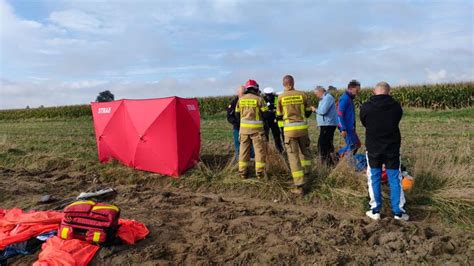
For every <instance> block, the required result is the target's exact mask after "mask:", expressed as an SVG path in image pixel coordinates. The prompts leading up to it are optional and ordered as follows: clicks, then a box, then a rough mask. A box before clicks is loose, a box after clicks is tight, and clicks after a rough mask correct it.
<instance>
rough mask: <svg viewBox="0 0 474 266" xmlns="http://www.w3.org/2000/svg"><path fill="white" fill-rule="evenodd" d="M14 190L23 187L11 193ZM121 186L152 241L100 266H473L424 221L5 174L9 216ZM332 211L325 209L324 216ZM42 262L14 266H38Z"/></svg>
mask: <svg viewBox="0 0 474 266" xmlns="http://www.w3.org/2000/svg"><path fill="white" fill-rule="evenodd" d="M12 184H15V185H12ZM107 185H113V186H115V188H116V189H117V191H118V195H117V197H115V199H113V200H112V202H113V203H115V204H118V205H119V206H120V207H121V208H122V217H124V218H133V219H135V220H138V221H141V222H143V223H145V224H146V225H147V226H148V228H149V229H150V231H151V234H150V235H149V237H147V238H146V239H145V240H143V241H140V242H139V243H137V244H136V245H135V246H130V247H129V246H122V247H115V248H112V249H110V248H102V249H101V250H100V251H99V252H98V253H97V254H96V256H95V258H94V259H93V261H92V265H104V264H105V265H124V264H125V265H127V264H131V265H137V264H143V265H175V264H186V265H208V264H238V265H248V264H276V265H290V264H292V265H295V264H314V263H317V264H386V263H390V264H415V263H429V264H433V263H435V264H445V263H449V264H451V263H455V264H464V265H469V264H470V263H472V262H473V261H474V234H473V233H472V232H470V231H466V230H461V229H455V228H447V227H446V226H444V225H442V224H435V223H432V222H431V221H430V222H426V221H415V222H399V221H395V220H393V219H391V218H390V217H388V218H384V219H382V221H380V222H372V221H370V220H369V219H368V218H364V217H360V216H357V217H356V216H352V215H351V214H348V213H344V212H335V211H330V210H329V209H328V208H327V207H326V206H307V205H306V206H305V205H303V204H291V203H279V202H273V201H263V200H258V199H251V198H247V199H246V198H242V197H238V195H233V194H232V193H230V194H226V195H216V194H213V193H205V192H199V193H198V192H193V191H190V190H187V189H179V188H175V187H172V186H168V187H165V188H163V185H162V184H158V183H155V184H153V183H150V182H148V183H145V181H143V182H139V183H137V184H134V185H116V184H100V181H98V179H97V178H95V177H93V176H86V175H84V174H82V173H80V172H74V173H65V172H64V171H52V172H28V171H26V170H12V169H7V168H0V202H2V207H3V208H11V207H21V208H24V209H26V210H30V209H37V210H42V209H53V208H55V207H58V206H60V204H61V201H58V202H54V203H50V204H48V205H39V204H38V203H36V201H37V200H38V199H39V198H40V196H41V195H43V194H51V195H54V196H55V197H57V198H59V199H68V198H71V197H74V196H75V195H77V194H78V193H79V192H80V191H84V190H86V189H90V188H92V187H105V186H107ZM325 207H326V208H325ZM37 254H38V253H36V254H34V255H28V256H19V257H17V258H15V259H14V260H10V261H9V262H10V263H11V264H12V265H24V264H31V263H32V262H34V261H35V260H36V258H37Z"/></svg>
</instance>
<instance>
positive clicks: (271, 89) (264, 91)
mask: <svg viewBox="0 0 474 266" xmlns="http://www.w3.org/2000/svg"><path fill="white" fill-rule="evenodd" d="M274 91H275V90H274V89H273V88H272V87H266V88H265V89H263V93H265V94H271V93H273V92H274Z"/></svg>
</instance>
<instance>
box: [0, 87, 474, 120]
mask: <svg viewBox="0 0 474 266" xmlns="http://www.w3.org/2000/svg"><path fill="white" fill-rule="evenodd" d="M342 93H344V90H339V91H336V92H334V96H335V97H336V99H338V98H339V97H340V96H341V95H342ZM371 95H372V91H371V90H370V89H364V90H362V91H361V93H360V95H359V96H358V97H357V98H356V99H355V104H356V106H359V105H360V104H361V103H363V102H365V101H367V99H369V97H370V96H371ZM308 96H309V99H310V102H311V104H312V105H316V104H317V102H318V100H317V98H316V97H315V96H314V94H313V93H312V92H308ZM392 96H393V97H394V98H395V99H396V100H398V101H399V102H400V103H401V104H402V106H404V107H422V108H430V109H451V108H463V107H471V106H473V105H474V82H465V83H446V84H433V85H416V86H401V87H396V88H393V89H392ZM231 99H232V96H219V97H203V98H198V102H199V108H200V111H201V114H202V115H203V116H212V115H215V114H218V113H222V112H224V110H225V108H226V107H227V105H228V104H229V103H230V101H231ZM91 115H92V113H91V109H90V106H89V105H72V106H59V107H47V108H30V109H16V110H3V111H0V120H12V119H28V118H58V117H63V118H74V117H81V116H91Z"/></svg>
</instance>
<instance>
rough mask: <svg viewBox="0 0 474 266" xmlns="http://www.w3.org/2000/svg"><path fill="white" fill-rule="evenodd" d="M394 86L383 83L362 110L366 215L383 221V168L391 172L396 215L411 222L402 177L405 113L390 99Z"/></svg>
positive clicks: (380, 83) (391, 192)
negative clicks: (365, 169) (365, 163)
mask: <svg viewBox="0 0 474 266" xmlns="http://www.w3.org/2000/svg"><path fill="white" fill-rule="evenodd" d="M389 93H390V85H389V84H388V83H387V82H383V81H382V82H379V83H378V84H377V86H376V87H375V89H374V95H373V96H372V97H370V99H369V100H368V101H367V102H365V103H364V104H363V105H362V106H361V108H360V121H361V122H362V125H363V126H364V127H365V130H366V131H365V132H366V133H365V143H366V149H367V162H368V167H367V178H368V180H367V184H368V190H369V196H370V210H369V211H367V212H366V215H367V216H368V217H370V218H372V219H374V220H379V219H380V209H381V208H382V190H381V187H380V185H381V175H382V165H385V168H386V169H387V175H388V181H389V187H390V202H391V206H392V213H393V215H394V218H395V219H397V220H404V221H407V220H408V219H409V216H408V215H407V214H406V213H405V210H404V209H403V206H404V205H405V196H404V194H403V190H402V186H401V181H402V176H401V173H400V144H401V136H400V129H399V123H400V120H401V119H402V114H403V110H402V107H401V106H400V103H398V102H397V101H395V100H394V99H393V98H392V97H391V96H390V95H389Z"/></svg>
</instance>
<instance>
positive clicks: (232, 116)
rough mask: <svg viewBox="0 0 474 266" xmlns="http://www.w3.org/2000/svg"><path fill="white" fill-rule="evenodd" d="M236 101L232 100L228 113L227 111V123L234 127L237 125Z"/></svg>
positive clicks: (227, 109)
mask: <svg viewBox="0 0 474 266" xmlns="http://www.w3.org/2000/svg"><path fill="white" fill-rule="evenodd" d="M236 103H237V102H236V99H232V101H231V102H230V104H229V106H227V108H226V111H227V121H228V122H229V123H231V124H232V125H233V124H235V123H236V120H235V105H236Z"/></svg>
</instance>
